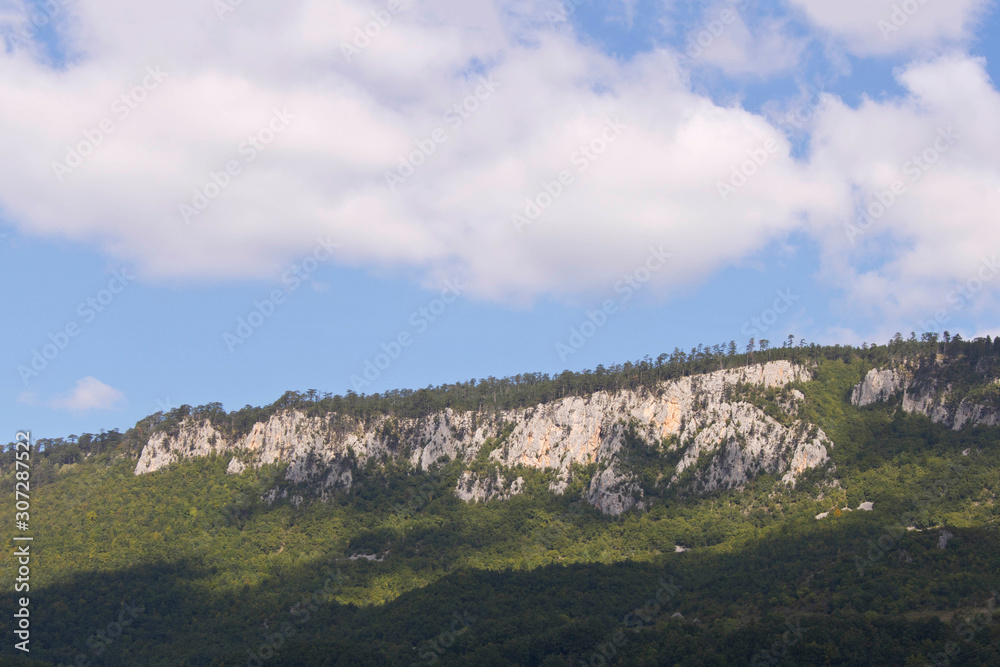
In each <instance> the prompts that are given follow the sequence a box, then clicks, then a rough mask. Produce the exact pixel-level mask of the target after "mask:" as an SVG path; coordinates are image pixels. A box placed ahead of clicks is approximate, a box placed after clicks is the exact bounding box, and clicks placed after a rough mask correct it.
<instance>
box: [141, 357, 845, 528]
mask: <svg viewBox="0 0 1000 667" xmlns="http://www.w3.org/2000/svg"><path fill="white" fill-rule="evenodd" d="M809 379H810V372H809V371H808V370H807V369H806V368H804V367H802V366H797V365H794V364H792V363H790V362H787V361H776V362H771V363H766V364H761V365H755V366H749V367H746V368H738V369H729V370H722V371H717V372H714V373H708V374H705V375H697V376H692V377H686V378H682V379H678V380H674V381H670V382H664V383H661V384H660V385H658V386H657V387H656V388H655V389H653V390H649V389H639V390H622V391H617V392H606V391H601V392H596V393H594V394H591V395H589V396H571V397H567V398H563V399H560V400H557V401H553V402H551V403H546V404H540V405H537V406H534V407H532V408H526V409H520V410H509V411H499V412H472V411H470V412H462V413H456V412H453V411H452V410H445V411H443V412H439V413H435V414H431V415H428V416H426V417H423V418H420V419H395V418H390V417H377V418H373V419H369V420H367V421H366V422H364V423H361V422H359V421H357V420H352V419H346V418H341V417H339V416H336V415H324V416H316V417H310V416H307V415H306V414H305V413H303V412H301V411H297V410H288V411H283V412H279V413H277V414H274V415H273V416H271V417H270V418H269V419H268V420H267V421H264V422H258V423H256V424H254V425H253V426H252V427H251V429H250V431H249V432H248V433H247V434H246V435H245V436H243V437H240V438H238V439H236V440H234V441H230V440H227V439H226V438H225V437H224V436H223V434H222V433H221V432H220V431H218V430H217V429H216V428H215V427H214V426H213V425H212V424H211V423H210V422H208V421H194V420H186V421H184V422H182V423H181V424H180V427H179V429H178V432H177V433H176V434H175V435H171V436H168V435H166V434H164V433H157V434H155V435H153V436H152V437H151V438H150V439H149V442H148V443H147V444H146V446H145V448H144V449H143V452H142V455H141V456H140V459H139V462H138V465H137V466H136V468H135V474H137V475H139V474H145V473H150V472H154V471H156V470H159V469H161V468H163V467H166V466H168V465H170V464H171V463H174V462H176V461H179V460H182V459H185V458H194V457H200V456H208V455H211V454H216V455H223V456H229V457H230V458H231V461H230V465H229V469H228V472H230V473H231V474H240V473H242V472H243V471H244V470H245V469H246V468H249V467H259V466H261V465H267V464H273V463H287V464H288V468H287V472H286V477H287V479H288V481H289V482H292V483H299V482H305V481H308V480H315V479H325V480H326V481H324V482H323V483H322V487H323V490H324V495H325V493H326V492H327V491H328V490H332V489H344V488H350V485H351V481H350V480H351V472H350V471H351V469H352V468H353V467H356V466H360V467H366V466H369V465H377V464H378V462H379V461H384V460H386V459H387V458H389V457H391V458H396V459H398V460H400V461H404V460H405V461H406V462H408V463H409V464H410V466H412V468H413V469H415V470H425V471H426V470H431V469H433V468H434V467H435V466H436V465H437V464H438V463H441V462H446V461H455V460H459V461H463V462H465V463H471V462H472V461H473V460H474V459H475V458H476V457H477V454H479V453H480V450H481V449H482V447H483V446H484V445H485V444H487V443H489V447H488V455H487V454H486V451H483V454H484V456H485V461H486V462H487V463H488V465H489V467H490V468H491V470H492V471H491V472H490V473H486V474H483V475H479V474H477V473H474V472H471V471H468V470H467V471H465V472H464V473H463V474H462V476H461V478H460V479H459V481H458V484H457V487H456V490H455V492H456V495H457V496H458V497H460V498H462V499H463V500H466V501H469V502H475V501H480V502H481V501H486V500H494V499H496V500H502V499H506V498H509V497H510V496H512V495H515V494H516V493H519V492H521V490H522V485H523V480H522V481H521V482H515V483H512V484H507V483H506V481H504V480H502V479H501V477H500V476H499V475H498V474H497V472H496V470H500V469H504V470H516V469H518V468H533V469H538V470H543V471H549V472H551V473H553V477H554V481H553V482H552V483H551V484H550V486H549V488H550V490H552V491H553V492H555V493H562V492H563V491H564V490H565V488H566V486H567V482H568V480H569V479H570V478H571V476H572V475H573V474H574V473H573V470H574V466H584V467H586V466H592V465H594V464H596V466H597V470H598V472H597V473H596V474H595V475H594V477H593V478H592V479H591V480H590V482H589V485H588V486H587V488H586V489H585V492H584V495H585V497H586V499H587V501H588V502H590V503H591V504H592V505H594V506H595V507H597V508H599V509H600V510H601V511H602V512H605V513H607V514H621V513H622V512H625V511H628V510H629V509H631V508H632V507H635V506H636V505H642V503H643V491H642V488H641V487H640V486H639V485H638V484H637V482H636V481H635V479H634V474H633V473H634V471H633V470H631V469H630V468H629V464H628V462H627V459H628V451H627V450H628V445H627V444H626V440H627V438H628V437H633V438H638V439H639V441H641V442H643V443H645V444H646V445H647V446H650V447H654V448H655V449H656V451H659V452H661V453H662V454H663V455H664V456H672V457H674V458H676V459H677V460H678V463H677V464H676V466H675V469H674V471H673V473H672V476H671V477H670V478H669V479H667V480H663V481H664V483H665V484H666V485H668V486H669V485H677V484H683V485H685V486H686V487H687V488H690V490H691V491H692V492H694V493H710V492H712V491H714V490H716V489H719V488H734V487H740V486H742V485H744V484H746V483H748V482H750V481H752V480H753V479H754V478H756V477H757V476H758V475H761V474H778V475H780V476H781V478H782V479H783V480H784V481H785V482H788V483H794V481H795V479H796V477H797V476H798V475H800V474H801V473H803V472H804V471H806V470H808V469H810V468H815V467H819V466H823V465H824V464H826V463H827V461H828V452H827V450H828V447H831V446H832V443H830V441H829V439H828V438H827V437H826V435H825V434H824V433H823V432H822V430H820V429H819V428H817V427H815V426H813V425H811V424H807V423H804V422H802V421H800V420H797V419H795V418H794V417H795V414H797V412H798V409H799V407H800V406H801V404H802V402H803V400H804V396H803V395H802V393H801V392H799V391H797V390H793V389H789V388H788V385H789V384H791V383H794V382H805V381H808V380H809ZM782 388H784V389H785V390H784V391H783V392H782V393H781V394H780V396H779V399H778V403H777V405H778V407H779V408H780V409H781V410H783V411H784V412H785V414H787V415H789V419H788V420H783V421H785V422H786V424H782V423H780V422H779V421H777V420H775V419H774V418H772V417H770V416H768V415H767V414H766V413H765V412H764V410H763V409H761V407H758V406H757V405H754V404H752V403H750V402H747V401H745V400H741V399H740V398H739V396H741V395H743V394H745V392H746V391H747V390H748V389H749V390H752V391H759V390H768V389H779V390H780V389H782ZM505 427H506V430H505ZM510 478H512V476H506V479H510Z"/></svg>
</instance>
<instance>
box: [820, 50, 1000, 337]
mask: <svg viewBox="0 0 1000 667" xmlns="http://www.w3.org/2000/svg"><path fill="white" fill-rule="evenodd" d="M984 67H985V63H984V62H983V61H980V60H976V59H971V58H969V57H967V56H964V55H949V56H945V57H942V58H939V59H936V60H934V61H931V62H926V63H920V64H914V65H912V66H910V67H909V68H907V69H905V70H903V71H902V72H900V74H899V76H898V78H899V81H900V83H901V85H903V86H904V87H905V88H906V89H907V90H908V91H909V94H908V95H907V96H906V97H905V98H903V99H899V100H890V101H880V102H876V101H872V100H867V101H865V102H864V103H863V104H861V105H860V106H859V107H858V108H857V109H852V108H849V107H846V106H844V105H843V104H841V103H832V104H829V105H828V106H826V107H824V109H822V110H821V111H820V112H819V113H818V114H817V119H816V130H815V133H814V135H813V142H814V156H813V168H814V169H817V170H822V171H826V172H828V173H831V174H841V175H842V178H843V179H846V184H847V186H848V187H850V188H852V190H853V192H854V193H855V196H854V197H853V198H851V199H849V200H848V202H846V203H847V206H846V208H845V209H843V210H839V211H838V210H837V209H830V210H828V211H826V212H825V214H826V216H827V222H828V223H829V227H828V228H827V232H826V236H825V244H824V247H825V250H826V269H827V272H828V274H829V276H830V278H831V280H833V281H836V282H837V283H839V284H842V285H843V286H845V288H846V289H847V292H848V294H849V297H850V299H851V304H852V306H851V307H852V308H854V309H856V308H859V307H863V306H867V307H870V308H872V309H873V312H881V313H884V314H888V315H890V316H893V317H910V318H912V320H913V322H914V324H916V323H919V322H923V321H928V320H929V319H930V318H932V317H934V316H935V315H936V314H937V313H938V312H943V313H945V315H946V317H948V318H949V319H950V318H952V317H954V316H956V315H957V314H958V313H959V312H963V314H969V313H977V312H980V311H983V310H984V309H986V308H988V307H989V306H991V305H992V304H993V303H994V301H993V296H995V295H996V294H997V293H998V292H1000V275H994V276H993V277H991V278H989V279H988V280H986V281H985V283H979V282H978V281H979V280H981V279H982V277H983V276H984V275H986V274H987V273H989V271H985V270H983V267H984V266H986V265H988V264H984V262H987V263H988V262H989V261H992V260H993V258H994V257H996V255H997V253H998V252H1000V226H998V225H997V224H996V212H997V211H998V210H1000V164H998V163H997V159H996V156H997V155H998V154H1000V134H998V133H997V131H996V118H998V117H1000V93H998V92H997V90H996V88H994V86H993V84H992V82H991V81H990V79H989V77H988V75H987V74H986V72H985V70H984ZM948 137H951V138H948ZM949 144H951V145H949ZM893 183H898V184H900V185H901V187H902V192H901V194H899V195H894V194H893V195H891V196H890V194H891V191H892V185H893ZM887 192H889V193H890V194H886V193H887ZM880 196H881V198H882V201H879V199H878V198H879V197H880ZM883 202H885V203H889V205H888V206H887V207H886V208H885V211H884V212H883V211H882V208H880V205H881V204H882V203H883ZM890 202H891V203H890ZM869 207H874V208H872V209H871V212H872V213H873V214H878V216H875V215H872V216H871V219H872V222H871V223H868V221H867V220H865V219H861V223H863V224H859V220H858V216H859V214H860V213H863V212H864V211H865V209H868V208H869ZM817 213H818V214H819V213H822V212H821V211H819V210H817ZM819 219H820V215H817V220H819ZM845 224H849V225H852V226H853V227H846V228H845ZM858 231H863V233H861V234H858V233H857V232H858ZM851 237H853V243H852V242H851ZM981 270H982V271H983V276H981V275H980V271H981ZM970 281H971V289H970V288H967V289H968V291H969V293H968V294H967V295H963V294H962V293H961V291H959V290H958V288H959V287H960V286H962V285H966V284H967V283H969V282H970ZM944 328H947V327H946V326H941V327H940V329H944Z"/></svg>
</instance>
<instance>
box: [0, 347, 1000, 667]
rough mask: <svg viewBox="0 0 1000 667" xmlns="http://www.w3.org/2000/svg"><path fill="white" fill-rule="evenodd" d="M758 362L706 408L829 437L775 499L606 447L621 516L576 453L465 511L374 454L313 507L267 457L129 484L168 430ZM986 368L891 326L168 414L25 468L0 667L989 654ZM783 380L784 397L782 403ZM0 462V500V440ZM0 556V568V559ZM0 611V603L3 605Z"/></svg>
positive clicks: (517, 399) (74, 441)
mask: <svg viewBox="0 0 1000 667" xmlns="http://www.w3.org/2000/svg"><path fill="white" fill-rule="evenodd" d="M779 360H787V361H790V362H792V363H793V364H795V365H797V366H801V367H803V368H807V369H808V370H809V373H810V378H811V379H804V380H796V381H794V382H792V383H791V384H788V385H787V387H783V388H781V389H780V390H779V389H777V388H775V389H772V390H763V389H759V388H753V387H741V388H739V390H738V391H737V390H733V395H732V396H728V397H727V400H729V401H731V402H734V403H737V404H746V405H748V406H751V407H753V408H754V409H756V410H759V411H760V412H762V413H763V414H765V415H767V416H768V418H769V419H771V420H773V421H774V422H775V423H777V424H781V425H791V424H793V423H795V421H796V420H800V421H801V422H802V423H808V424H811V425H815V426H816V427H817V428H818V429H821V430H822V431H823V432H824V433H825V435H826V436H827V437H828V438H829V446H828V447H827V448H826V449H827V452H828V456H829V461H828V462H827V463H826V464H824V465H822V466H817V467H815V468H810V469H807V470H804V471H802V472H801V474H799V475H798V476H797V478H796V479H795V480H794V483H790V482H787V481H786V480H785V479H783V476H782V474H779V473H777V472H775V473H768V472H766V471H762V472H760V473H759V474H756V475H755V476H753V477H752V478H748V481H747V482H746V483H745V484H743V485H740V486H735V487H733V488H723V487H719V488H716V489H714V490H712V491H710V492H704V491H703V490H702V491H699V492H694V491H693V490H692V489H693V488H694V487H690V486H685V485H684V484H679V483H676V484H668V483H667V480H670V479H673V477H672V475H673V474H674V470H675V468H676V466H677V463H678V460H676V459H675V457H674V455H673V454H672V452H675V451H677V445H678V443H676V442H656V441H651V440H650V439H649V438H648V437H646V436H645V435H644V436H642V437H634V438H633V437H623V440H622V443H623V444H622V449H621V450H620V452H619V453H618V454H617V455H618V456H619V457H620V460H621V461H624V462H627V464H628V466H629V468H628V469H629V470H631V471H634V472H635V475H636V479H637V484H638V488H639V489H640V490H641V491H642V493H641V498H642V499H643V502H642V503H639V504H637V505H635V506H634V507H632V508H631V509H628V510H627V511H624V512H623V513H621V514H620V515H609V514H608V513H606V512H602V511H601V510H600V509H599V508H598V507H595V506H594V504H593V503H592V502H589V501H588V495H587V491H588V488H590V487H589V485H590V484H591V483H592V480H593V478H594V476H595V475H597V474H598V473H599V472H600V471H599V469H598V468H599V466H597V465H596V464H595V465H593V466H590V467H586V466H575V467H573V468H572V474H571V475H569V476H568V477H567V478H566V479H564V480H563V481H564V482H565V488H561V493H555V492H553V483H554V481H556V479H557V475H556V473H555V472H553V471H551V470H547V469H544V468H543V469H536V468H531V467H518V468H516V469H515V470H513V472H512V473H511V474H516V475H517V476H518V477H519V478H520V479H521V480H522V483H523V488H522V489H521V492H520V493H517V494H510V495H509V496H508V497H505V498H504V499H497V500H491V501H489V502H466V501H464V500H462V499H461V498H459V497H457V496H456V493H455V489H456V486H457V485H458V483H459V480H460V478H461V477H462V475H463V474H466V473H468V472H469V471H470V470H471V471H480V472H482V471H486V470H487V467H484V466H486V463H487V462H486V459H485V457H483V458H481V459H475V460H472V461H471V462H470V461H466V460H463V459H461V458H453V459H448V460H441V461H439V462H438V463H436V464H435V465H430V466H427V467H426V468H424V467H415V466H413V465H412V464H411V462H410V461H409V460H408V459H407V458H405V457H403V458H392V457H387V458H384V459H381V460H373V462H372V463H369V464H367V465H363V466H356V467H354V468H352V473H353V478H352V483H351V484H350V485H349V487H345V488H343V489H339V490H337V491H336V492H333V491H331V492H330V493H327V494H324V495H322V496H321V497H320V496H317V495H316V494H315V493H312V494H311V493H310V492H309V491H310V490H309V489H306V488H305V485H303V487H302V488H299V487H297V486H296V484H295V483H293V482H289V477H288V463H287V462H284V463H283V462H280V461H278V462H275V463H273V464H268V465H260V466H248V467H247V468H246V469H245V470H243V471H241V474H229V473H231V472H232V470H230V469H229V466H230V463H231V461H230V459H229V457H227V456H218V455H209V456H204V457H198V458H192V459H185V460H179V461H177V462H174V463H172V464H170V465H169V466H167V467H165V468H163V469H160V470H157V471H155V472H152V473H150V474H143V475H137V474H135V469H136V465H137V461H138V459H139V456H140V453H141V452H142V451H143V449H144V447H146V446H147V443H149V442H150V440H151V438H152V437H154V436H156V435H157V434H169V433H172V432H177V431H178V430H179V429H180V428H181V426H182V424H183V423H185V420H191V419H192V418H196V419H203V418H204V419H209V420H210V421H211V423H212V424H213V425H215V427H216V428H217V429H218V430H219V432H220V433H221V434H223V436H224V437H228V438H238V437H241V436H245V435H246V434H247V433H249V432H250V431H251V429H252V428H253V426H254V424H258V423H262V422H264V421H266V420H267V419H268V418H270V417H271V416H273V415H276V414H278V413H280V412H281V411H287V410H298V411H301V412H304V413H306V414H307V415H312V416H316V415H319V416H323V417H324V418H325V419H330V420H333V421H336V420H339V419H343V420H347V421H349V422H350V423H352V424H354V423H358V422H366V421H370V420H373V419H378V418H385V417H391V418H395V419H400V420H402V419H419V418H421V417H426V416H428V415H431V414H435V413H438V412H442V411H445V410H451V411H453V412H456V413H457V412H468V411H471V412H474V413H477V414H482V415H483V419H486V418H487V415H490V414H501V413H503V412H504V411H515V410H518V409H522V408H532V407H534V406H538V405H539V404H552V403H554V402H556V401H559V400H562V399H565V398H566V397H570V396H580V397H586V396H590V395H593V394H595V393H596V392H601V391H604V392H609V393H614V392H622V391H633V392H637V391H640V390H644V391H647V392H656V391H657V390H658V388H660V387H662V384H663V383H665V382H671V381H676V380H678V379H682V378H686V377H692V376H701V375H703V374H706V373H711V372H715V371H719V370H726V369H738V368H744V367H748V366H751V365H754V364H760V363H762V362H774V361H779ZM872 370H876V371H878V372H883V371H885V372H887V371H888V370H893V371H896V372H898V373H899V374H900V377H903V376H904V375H905V382H902V381H901V383H900V384H899V387H895V386H891V387H889V390H886V391H884V392H882V393H880V394H878V396H877V397H878V400H872V401H871V402H869V403H867V404H865V405H860V404H859V403H860V402H861V401H858V400H852V397H854V395H855V394H856V393H860V390H858V391H856V388H857V387H860V386H863V384H864V382H865V381H867V380H868V379H869V376H870V371H872ZM998 378H1000V341H992V340H990V339H988V338H986V339H977V340H975V341H963V340H961V338H960V337H955V338H952V337H951V336H950V335H946V336H944V337H942V338H940V339H939V338H938V337H937V336H935V335H925V336H924V337H923V340H917V339H916V337H915V336H914V337H911V338H910V340H905V339H904V338H903V337H902V336H897V337H896V338H895V339H894V340H893V341H891V342H890V343H889V344H888V345H880V346H867V345H866V346H863V347H862V348H860V349H859V348H852V347H840V346H838V347H821V346H816V345H805V344H804V343H802V342H801V341H800V342H796V341H794V339H792V338H791V337H790V338H789V340H788V341H786V343H785V345H784V346H783V347H777V348H772V347H770V344H769V343H768V342H767V341H760V342H759V343H758V342H756V341H752V342H751V344H750V345H748V346H747V347H746V348H744V349H742V350H737V348H736V345H735V343H731V344H727V345H715V346H711V347H699V348H696V349H694V350H692V351H691V352H690V353H684V352H681V351H679V350H675V352H674V353H673V354H672V355H661V356H660V357H658V358H657V359H655V360H654V359H651V358H646V359H644V360H640V361H638V362H634V363H628V364H622V365H620V366H614V367H610V368H603V367H598V368H597V369H595V370H594V371H589V372H583V373H572V372H569V371H567V372H565V373H563V374H561V375H559V376H556V377H548V376H544V375H537V374H529V375H521V376H516V377H514V378H504V379H500V380H498V379H495V378H487V379H484V380H478V381H469V382H462V383H456V384H452V385H445V386H442V387H432V388H427V389H421V390H418V391H412V392H411V391H398V392H388V393H386V394H379V395H371V396H363V395H362V396H358V395H354V394H348V395H347V396H328V395H320V394H319V393H318V392H315V391H309V392H305V393H295V392H288V393H286V394H285V395H284V396H282V398H281V399H279V400H278V401H276V402H275V403H274V404H272V405H270V406H266V407H263V408H251V407H249V406H248V407H246V408H243V409H242V410H238V411H236V412H232V413H225V412H224V411H223V410H222V408H221V406H219V405H208V406H202V407H198V408H192V407H189V406H184V407H182V408H179V409H177V410H174V411H171V412H169V413H166V414H163V413H160V414H156V415H153V416H151V417H148V418H146V419H144V420H142V421H141V422H139V423H138V424H137V425H136V426H135V427H134V428H133V429H130V430H129V431H127V432H125V433H119V432H116V431H113V432H106V433H101V434H97V435H80V436H78V437H77V436H72V437H67V438H64V439H58V440H48V441H44V442H41V443H39V444H40V445H41V446H42V449H41V451H36V452H35V453H34V454H33V461H32V470H33V471H32V517H31V520H32V525H33V529H34V534H35V535H36V538H35V542H34V544H33V547H32V548H33V550H34V554H35V559H36V560H35V562H34V565H33V571H32V581H31V595H32V605H33V608H32V614H33V616H32V627H33V631H34V634H33V643H32V652H31V656H30V657H31V660H26V659H24V658H23V657H22V656H17V655H15V653H16V652H15V651H14V650H13V649H12V647H11V644H12V642H7V643H6V644H5V645H4V647H3V649H2V653H0V655H2V660H3V662H4V664H39V665H57V664H60V663H62V664H77V665H98V664H108V665H151V666H152V665H244V664H246V665H262V664H267V665H314V664H315V665H387V664H388V665H414V664H418V665H431V664H443V665H460V664H463V665H464V664H476V665H525V666H527V665H544V666H546V667H552V666H556V665H566V666H570V665H604V664H621V665H626V664H628V665H661V664H680V665H733V664H754V665H869V664H899V665H927V664H952V665H993V664H1000V622H998V621H1000V619H998V618H996V613H995V606H996V598H997V595H998V591H1000V534H998V532H997V525H998V524H997V519H998V515H1000V513H998V510H997V505H996V490H997V488H998V483H1000V430H998V429H997V428H996V427H995V426H990V425H986V424H988V417H989V416H990V413H989V411H990V410H996V411H997V412H1000V393H998V391H997V389H996V387H998V386H1000V385H998V384H997V383H996V380H997V379H998ZM879 386H881V385H879ZM928 387H930V388H932V389H933V391H932V390H931V389H928ZM792 390H794V391H795V392H798V394H796V395H800V396H801V399H796V400H797V402H796V403H795V409H794V410H793V411H790V410H789V407H788V404H787V399H788V396H789V395H790V392H791V391H792ZM918 390H919V392H922V393H919V396H918V393H917V392H918ZM727 391H728V390H727ZM869 393H873V395H874V394H875V393H877V392H874V390H872V391H871V392H869ZM914 396H918V397H928V398H927V400H926V401H924V402H923V403H919V402H918V401H916V400H915V399H914V398H913V397H914ZM932 399H933V400H932ZM907 401H909V402H907ZM934 401H936V402H934ZM962 401H967V402H971V403H974V404H975V405H977V406H980V409H979V412H978V413H976V414H978V415H979V419H980V421H979V422H968V423H965V424H963V425H962V427H961V428H957V429H956V428H955V427H954V426H955V425H954V424H953V423H952V422H949V421H948V414H946V413H947V412H948V410H952V411H954V410H956V409H958V406H959V405H960V404H961V403H962ZM915 406H916V407H915ZM935 406H941V409H942V410H944V413H940V412H934V411H933V410H932V409H931V408H933V407H935ZM904 408H905V409H904ZM918 408H920V409H918ZM924 408H926V410H925V411H924V412H921V411H920V410H923V409H924ZM925 412H926V414H925ZM941 414H944V417H940V415H941ZM345 423H347V422H345ZM628 432H629V431H627V429H626V431H623V433H628ZM8 449H10V448H8ZM480 451H482V450H480ZM489 451H492V450H487V452H489ZM477 456H478V455H477ZM623 465H624V464H623ZM495 469H496V468H495V467H493V468H488V470H489V471H493V470H495ZM0 470H2V485H3V488H4V490H5V492H6V493H7V494H8V495H12V493H13V483H14V453H13V452H12V451H7V452H5V453H4V458H3V461H2V468H0ZM227 471H228V472H227ZM677 479H680V477H678V478H677ZM277 489H280V490H281V491H282V493H275V491H276V490H277ZM5 511H6V512H7V513H8V514H12V511H13V510H12V505H11V506H10V507H8V508H7V509H6V510H5ZM5 516H6V517H7V519H8V521H9V523H8V525H10V523H11V522H13V516H12V515H11V516H7V515H5ZM2 559H3V566H4V567H5V568H7V569H8V570H11V569H12V568H13V566H14V560H13V558H12V557H11V552H10V550H8V551H6V552H5V553H4V555H3V557H2ZM14 597H15V595H14V593H13V592H10V591H9V592H7V593H5V595H4V605H5V607H4V608H5V609H11V608H13V607H14Z"/></svg>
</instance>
